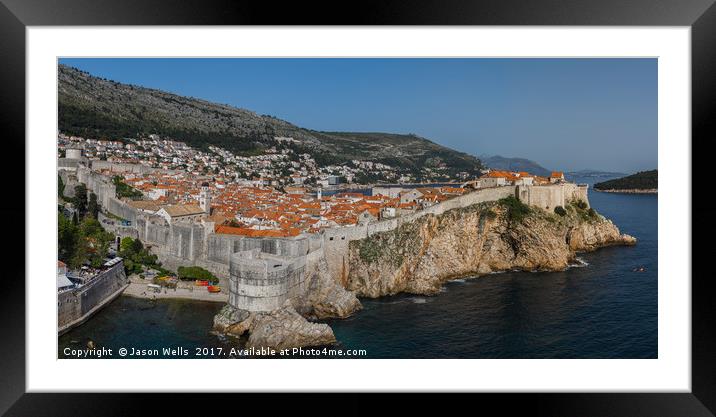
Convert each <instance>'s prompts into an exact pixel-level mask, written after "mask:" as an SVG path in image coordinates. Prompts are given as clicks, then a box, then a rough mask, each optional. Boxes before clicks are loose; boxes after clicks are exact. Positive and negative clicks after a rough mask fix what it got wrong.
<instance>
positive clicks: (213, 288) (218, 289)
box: [206, 285, 221, 292]
mask: <svg viewBox="0 0 716 417" xmlns="http://www.w3.org/2000/svg"><path fill="white" fill-rule="evenodd" d="M206 290H207V291H209V292H221V287H219V286H218V285H209V286H207V287H206Z"/></svg>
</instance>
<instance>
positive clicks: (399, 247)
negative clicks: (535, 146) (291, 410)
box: [214, 198, 636, 349]
mask: <svg viewBox="0 0 716 417" xmlns="http://www.w3.org/2000/svg"><path fill="white" fill-rule="evenodd" d="M560 213H561V214H558V213H556V212H555V213H549V212H547V211H545V210H541V209H538V208H534V207H528V206H526V205H524V204H522V203H521V202H519V201H518V200H517V199H514V198H508V199H503V200H500V201H493V202H486V203H479V204H474V205H471V206H467V207H464V208H458V209H453V210H449V211H447V212H445V213H443V214H440V215H434V214H428V215H425V216H422V217H419V218H417V219H416V220H414V221H412V222H408V223H404V224H402V225H400V226H399V227H397V228H396V229H395V230H391V231H385V232H379V233H375V234H373V235H371V236H370V237H367V238H365V239H361V240H355V241H351V242H350V243H349V262H348V273H347V280H345V282H339V281H340V280H339V279H338V278H337V277H331V276H330V274H329V273H328V270H327V267H326V262H325V260H323V261H321V262H319V263H318V264H317V267H315V269H314V270H312V271H307V274H308V278H307V279H308V280H309V282H308V285H309V290H308V291H307V292H306V295H305V296H304V297H303V298H300V299H298V300H291V301H287V302H286V303H285V305H284V306H282V307H281V308H279V309H276V310H274V311H271V312H260V313H257V312H248V311H243V310H236V309H234V308H232V307H230V306H228V305H227V306H226V307H224V309H222V311H221V312H220V313H219V314H218V315H217V316H216V318H215V320H214V329H215V330H217V331H219V332H223V333H228V334H231V335H234V336H246V335H248V341H247V346H248V347H272V348H276V349H284V348H289V347H299V346H318V345H327V344H332V343H335V336H334V335H333V331H332V330H331V329H330V327H329V326H328V325H326V324H323V323H314V322H311V321H309V320H316V319H326V318H344V317H347V316H349V315H351V314H353V313H354V312H355V311H357V310H359V309H360V308H361V304H360V302H359V301H358V298H356V296H358V297H370V298H375V297H382V296H386V295H393V294H397V293H401V292H406V293H414V294H424V295H432V294H437V293H438V292H439V291H440V287H441V286H442V285H443V283H445V282H446V281H449V280H451V279H457V278H462V277H475V276H481V275H485V274H489V273H493V272H498V271H508V270H522V271H537V270H539V271H561V270H564V269H566V268H567V267H568V266H569V265H571V264H573V263H575V262H576V258H577V253H578V252H585V251H592V250H595V249H598V248H601V247H604V246H610V245H634V244H635V243H636V239H635V238H634V237H632V236H629V235H626V234H621V233H620V231H619V229H618V228H617V227H616V226H615V225H614V224H613V223H612V222H611V220H608V219H606V218H605V217H603V216H601V215H600V214H598V213H597V212H596V211H594V210H593V209H590V208H588V207H587V206H586V204H580V202H573V203H570V204H569V205H568V206H567V207H564V210H560Z"/></svg>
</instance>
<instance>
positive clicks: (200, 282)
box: [194, 279, 209, 287]
mask: <svg viewBox="0 0 716 417" xmlns="http://www.w3.org/2000/svg"><path fill="white" fill-rule="evenodd" d="M194 285H196V286H197V287H206V286H207V285H209V281H204V280H201V279H197V280H196V281H194Z"/></svg>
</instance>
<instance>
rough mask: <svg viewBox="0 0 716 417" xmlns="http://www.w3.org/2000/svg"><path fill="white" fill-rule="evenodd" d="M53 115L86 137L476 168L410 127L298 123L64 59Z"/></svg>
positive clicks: (406, 166) (324, 160)
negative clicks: (125, 80) (104, 74)
mask: <svg viewBox="0 0 716 417" xmlns="http://www.w3.org/2000/svg"><path fill="white" fill-rule="evenodd" d="M58 116H59V129H60V131H61V132H64V133H66V134H69V135H76V136H82V137H86V138H95V139H112V140H120V141H124V140H125V139H126V138H137V137H146V136H148V135H150V134H158V135H160V136H162V137H166V138H171V139H175V140H179V141H182V142H185V143H186V144H187V145H189V146H192V147H195V148H197V149H201V150H207V149H208V147H209V145H215V146H220V147H222V148H224V149H226V150H228V151H230V152H233V153H235V154H237V155H244V156H250V155H256V154H260V153H262V152H263V151H264V150H266V149H268V148H271V147H276V148H279V149H280V148H286V147H288V148H291V149H293V150H294V151H295V152H298V153H309V154H311V156H312V157H313V158H314V159H315V160H316V162H317V163H318V164H319V165H320V166H326V165H331V164H336V163H346V162H349V161H351V160H353V159H358V160H370V161H374V162H382V163H385V164H387V165H391V166H395V167H399V168H401V169H402V170H406V171H415V170H419V169H420V168H422V167H423V166H428V167H436V168H442V169H444V170H445V171H446V172H447V173H449V174H452V173H457V172H468V173H469V174H470V175H476V174H477V173H479V170H480V169H481V168H482V165H481V163H480V161H479V160H478V159H477V158H475V157H474V156H472V155H469V154H466V153H463V152H458V151H455V150H453V149H450V148H447V147H444V146H441V145H438V144H437V143H434V142H432V141H430V140H428V139H426V138H423V137H420V136H418V135H415V134H412V133H406V134H397V133H380V132H323V131H317V130H311V129H305V128H302V127H299V126H296V125H294V124H292V123H290V122H287V121H285V120H281V119H279V118H277V117H274V116H271V115H259V114H257V113H255V112H252V111H250V110H246V109H241V108H237V107H233V106H229V105H225V104H217V103H212V102H209V101H206V100H201V99H197V98H192V97H183V96H179V95H176V94H171V93H168V92H164V91H160V90H155V89H151V88H145V87H140V86H135V85H128V84H122V83H119V82H116V81H112V80H107V79H103V78H99V77H95V76H92V75H90V74H89V73H87V72H84V71H80V70H78V69H75V68H72V67H68V66H65V65H60V66H59V69H58ZM276 137H291V138H293V139H294V140H295V141H296V142H291V141H288V142H286V141H284V142H279V141H277V140H275V139H274V138H276Z"/></svg>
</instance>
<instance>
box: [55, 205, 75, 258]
mask: <svg viewBox="0 0 716 417" xmlns="http://www.w3.org/2000/svg"><path fill="white" fill-rule="evenodd" d="M76 245H77V226H76V225H75V224H74V223H73V222H72V221H71V220H70V219H68V218H67V216H65V215H64V214H62V213H61V212H60V213H57V246H58V248H57V249H58V250H57V252H58V253H57V257H58V258H59V259H60V260H61V261H63V262H65V263H67V262H69V260H70V258H71V257H72V255H73V254H74V253H75V247H76Z"/></svg>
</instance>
